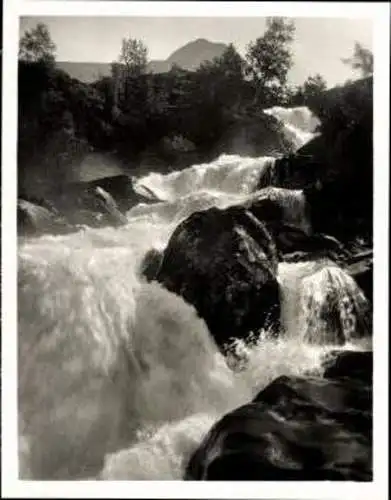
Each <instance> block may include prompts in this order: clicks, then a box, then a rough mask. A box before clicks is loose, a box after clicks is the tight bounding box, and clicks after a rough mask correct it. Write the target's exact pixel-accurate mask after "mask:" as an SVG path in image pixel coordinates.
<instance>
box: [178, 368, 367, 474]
mask: <svg viewBox="0 0 391 500" xmlns="http://www.w3.org/2000/svg"><path fill="white" fill-rule="evenodd" d="M371 443H372V390H371V387H370V386H369V385H367V384H365V383H363V381H362V380H359V381H358V380H353V379H350V380H348V379H344V380H331V379H322V378H317V377H309V378H302V377H280V378H278V379H276V380H275V381H274V382H272V383H271V384H270V385H269V386H267V387H266V388H265V389H264V390H263V391H261V392H260V393H259V394H258V395H257V397H256V398H255V399H254V400H253V402H251V403H250V404H247V405H244V406H242V407H240V408H238V409H236V410H234V411H233V412H231V413H229V414H227V415H225V416H224V417H223V418H222V419H221V420H220V421H218V422H217V423H216V424H215V425H214V426H213V427H212V429H211V430H210V432H209V433H208V435H207V436H206V437H205V439H204V440H203V442H202V443H201V445H200V447H199V448H198V449H197V450H196V452H195V453H194V454H193V456H192V457H191V459H190V461H189V464H188V467H187V470H186V474H185V479H187V480H222V481H232V480H234V481H235V480H259V481H319V480H339V481H341V480H343V481H347V480H350V481H371V480H372V448H371Z"/></svg>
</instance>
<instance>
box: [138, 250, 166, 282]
mask: <svg viewBox="0 0 391 500" xmlns="http://www.w3.org/2000/svg"><path fill="white" fill-rule="evenodd" d="M162 258H163V252H161V251H159V250H157V249H156V248H151V249H150V250H148V252H147V253H146V254H145V256H144V258H143V260H142V262H141V266H140V267H141V269H140V272H141V274H142V275H143V276H144V277H145V278H146V279H147V281H153V280H154V279H155V278H156V276H157V274H158V271H159V269H160V265H161V262H162Z"/></svg>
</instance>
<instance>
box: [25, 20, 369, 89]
mask: <svg viewBox="0 0 391 500" xmlns="http://www.w3.org/2000/svg"><path fill="white" fill-rule="evenodd" d="M292 20H293V21H294V22H295V26H296V34H295V41H294V43H293V46H292V48H293V52H294V63H295V64H294V66H293V68H292V70H291V72H290V75H289V77H290V78H289V79H290V82H291V83H294V84H300V83H303V81H304V80H305V79H306V77H307V76H309V75H314V74H316V73H320V74H321V75H322V76H323V77H324V78H325V79H326V80H327V82H328V84H329V85H335V84H338V83H343V82H344V81H346V79H348V78H354V77H357V76H359V75H358V74H357V73H354V72H353V71H352V70H351V69H350V68H349V67H348V66H347V65H345V64H343V63H342V61H341V58H346V57H349V56H350V55H351V54H352V52H353V47H354V43H355V42H356V41H358V42H360V43H361V44H363V45H364V46H365V47H367V48H369V49H371V50H372V20H370V19H362V18H361V19H360V18H358V19H357V18H355V19H348V18H324V17H323V18H292ZM38 22H44V23H45V24H46V25H47V26H48V27H49V31H50V33H51V36H52V39H53V41H54V42H55V44H56V46H57V60H59V61H75V62H76V61H80V62H111V61H113V60H115V59H116V58H117V56H118V53H119V51H120V47H121V40H122V38H123V37H127V36H131V37H132V38H138V39H141V40H143V42H144V43H145V44H146V45H147V47H148V50H149V58H150V59H166V58H167V57H168V56H169V55H170V54H171V53H172V52H173V51H174V50H176V49H178V48H179V47H181V46H183V45H185V44H186V43H188V42H189V41H192V40H195V39H197V38H206V39H207V40H210V41H211V42H224V43H233V44H234V45H235V47H236V49H237V50H238V51H239V52H240V53H241V54H242V55H244V53H245V50H246V46H247V45H248V43H249V42H250V41H253V40H255V39H256V38H257V37H259V36H262V34H263V33H264V31H265V25H266V20H265V18H264V17H252V18H232V17H221V18H216V17H213V18H212V17H210V18H208V17H198V18H195V17H189V18H178V17H175V18H170V17H133V18H132V17H123V16H121V17H72V16H56V17H37V16H34V17H31V16H30V17H22V18H21V23H20V33H21V34H23V33H24V31H25V30H26V29H31V28H33V27H34V26H35V25H36V24H37V23H38Z"/></svg>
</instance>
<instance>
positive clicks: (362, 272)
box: [346, 250, 373, 302]
mask: <svg viewBox="0 0 391 500" xmlns="http://www.w3.org/2000/svg"><path fill="white" fill-rule="evenodd" d="M346 271H347V272H348V273H349V274H350V275H351V276H352V278H354V279H355V281H356V283H357V285H358V286H359V287H360V288H361V290H362V291H363V292H364V294H365V297H366V298H367V299H368V300H370V301H371V302H372V301H373V251H372V250H369V251H367V252H362V253H361V254H358V255H355V256H353V257H352V258H351V259H350V262H349V263H348V264H347V266H346Z"/></svg>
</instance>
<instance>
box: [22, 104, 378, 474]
mask: <svg viewBox="0 0 391 500" xmlns="http://www.w3.org/2000/svg"><path fill="white" fill-rule="evenodd" d="M277 111H278V110H277ZM277 111H276V110H274V111H273V110H272V111H271V113H272V112H273V113H277ZM278 112H279V113H280V114H281V111H278ZM303 113H304V112H303ZM296 115H297V113H296ZM289 116H290V115H289ZM289 116H288V118H289ZM290 118H292V117H290ZM304 118H305V119H307V122H306V121H305V120H304ZM304 118H303V117H302V120H301V122H300V124H301V127H302V129H300V128H298V126H297V122H294V123H293V124H292V119H290V121H289V120H288V119H287V118H286V116H283V117H282V119H284V120H286V124H287V126H289V127H290V130H291V131H292V130H293V131H294V134H295V141H296V143H298V144H299V143H300V142H301V143H303V142H305V141H306V140H308V138H309V136H311V134H312V133H313V121H311V120H309V119H308V117H307V115H305V116H304ZM295 123H296V125H295ZM303 124H304V125H303ZM310 127H311V130H310ZM270 168H273V159H272V158H242V157H240V156H235V155H231V156H228V155H223V156H221V157H220V158H218V159H217V160H215V161H214V162H212V163H210V164H205V165H199V166H193V167H191V168H188V169H185V170H184V171H181V172H174V173H170V174H168V175H161V174H156V173H150V174H148V175H147V176H145V177H143V178H141V179H138V181H137V185H136V187H137V189H138V191H139V192H140V193H148V192H149V193H152V194H153V195H155V196H156V197H158V198H159V199H160V200H162V201H160V202H158V203H152V204H140V205H137V206H136V207H134V208H133V209H131V210H130V211H129V212H128V213H127V215H126V217H127V224H126V225H124V226H122V227H120V228H103V229H92V228H85V229H83V230H80V231H78V232H75V233H71V234H67V235H63V236H53V235H45V236H41V237H39V238H24V239H23V240H22V239H21V240H20V242H19V250H18V258H19V270H18V295H19V296H18V321H19V327H18V329H19V344H18V349H19V434H20V440H19V457H20V475H21V477H22V478H36V479H81V478H97V479H128V480H134V479H149V480H153V479H181V478H182V475H183V471H184V467H185V466H186V463H187V460H188V459H189V457H190V454H191V453H192V452H193V451H194V450H195V449H196V447H197V445H198V444H199V443H200V441H201V439H202V437H203V436H204V435H205V433H206V432H207V431H208V430H209V429H210V427H211V425H212V424H213V423H214V422H215V421H216V420H217V419H218V418H220V417H221V416H222V415H223V414H224V413H226V412H227V411H229V410H231V409H233V408H235V407H237V406H239V405H241V404H244V403H246V402H248V401H249V400H250V399H251V398H252V397H253V395H255V394H256V393H257V392H258V391H259V390H260V389H262V388H263V387H264V386H265V385H266V384H268V383H269V382H271V381H272V380H273V379H274V378H275V377H277V376H279V375H282V374H285V375H291V374H304V373H307V372H309V371H312V372H314V373H320V372H321V370H322V368H321V359H322V356H324V354H325V353H326V352H327V351H328V350H329V349H331V348H332V347H333V345H335V342H334V341H335V339H334V336H333V335H334V334H333V333H332V334H330V335H328V324H327V321H326V323H321V320H322V318H324V317H325V315H324V311H323V312H322V310H323V309H324V304H326V306H327V303H328V300H329V297H330V294H331V295H333V294H334V295H335V296H336V301H334V303H335V302H336V304H337V306H336V307H337V309H338V314H340V315H341V316H343V315H345V316H346V315H347V316H349V315H350V318H347V320H346V322H345V323H343V324H346V325H347V326H346V331H345V327H344V331H343V335H344V337H345V339H344V340H345V341H346V342H347V345H349V347H350V348H355V349H361V348H362V347H363V346H365V343H366V342H368V343H369V342H370V341H369V340H366V339H365V338H364V339H362V340H361V341H360V343H358V342H357V341H354V339H353V337H354V335H352V333H354V332H352V328H353V329H354V328H355V325H356V323H357V322H359V321H360V314H361V310H363V309H365V298H364V296H363V295H362V293H361V291H360V290H359V289H358V288H357V286H356V284H355V283H354V281H353V280H352V279H351V278H350V277H349V276H348V275H347V274H346V273H344V272H343V271H342V270H341V269H339V268H337V267H336V266H334V265H332V264H327V263H319V262H318V263H317V262H308V263H300V264H284V263H282V264H280V266H279V280H280V283H281V287H282V291H283V303H282V319H283V325H284V336H283V337H281V338H280V339H279V340H275V339H274V340H270V339H268V338H267V335H266V334H265V332H260V337H259V340H258V342H256V343H255V344H254V345H252V346H251V347H249V346H246V345H245V344H243V343H242V342H237V345H236V347H235V349H236V353H237V354H238V353H239V354H240V355H241V356H244V357H245V359H246V364H245V366H244V368H243V369H242V370H241V371H232V370H231V369H230V368H229V367H228V366H227V363H226V360H225V359H224V358H223V356H222V355H221V353H220V352H219V351H218V349H217V347H216V346H215V344H214V343H213V341H212V339H211V336H210V334H209V332H208V330H207V327H206V325H205V323H204V322H203V321H202V320H201V319H200V318H199V317H198V316H197V314H196V311H195V310H194V309H193V307H191V306H190V305H188V304H186V303H185V302H184V301H183V300H182V299H181V298H180V297H179V296H176V295H174V294H172V293H170V292H168V291H166V290H165V289H163V288H161V287H160V286H159V285H157V284H156V283H147V282H146V281H145V280H144V279H143V278H142V277H141V275H140V271H139V270H140V264H141V261H142V259H143V257H144V255H145V253H146V252H147V251H148V250H150V249H151V248H157V249H162V248H164V246H165V245H166V243H167V241H168V239H169V237H170V234H171V233H172V231H173V230H174V229H175V227H176V226H177V224H178V223H179V222H180V221H181V220H183V219H184V218H186V217H187V216H189V215H190V214H191V213H193V212H194V211H197V210H202V209H205V208H208V207H211V206H219V207H225V206H229V205H231V204H234V203H238V202H239V201H240V200H244V199H247V197H248V196H251V192H252V191H253V190H254V189H255V186H256V184H257V182H258V180H259V177H260V176H261V175H262V174H263V173H264V172H266V171H267V170H268V169H270ZM298 199H299V198H298ZM291 211H292V213H291V215H292V217H293V218H296V219H297V218H300V217H301V211H300V202H297V200H296V202H295V203H292V205H291ZM309 297H311V300H312V301H310V300H309ZM326 308H327V307H326ZM326 318H327V311H326ZM348 320H349V321H348ZM314 324H315V329H316V327H319V328H320V326H319V325H321V324H322V327H321V334H319V338H318V339H316V342H314V338H313V337H314V336H316V333H314V327H313V325H314ZM352 325H353V326H352Z"/></svg>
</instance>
